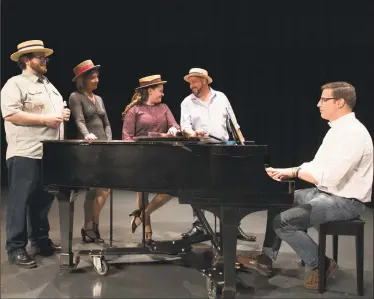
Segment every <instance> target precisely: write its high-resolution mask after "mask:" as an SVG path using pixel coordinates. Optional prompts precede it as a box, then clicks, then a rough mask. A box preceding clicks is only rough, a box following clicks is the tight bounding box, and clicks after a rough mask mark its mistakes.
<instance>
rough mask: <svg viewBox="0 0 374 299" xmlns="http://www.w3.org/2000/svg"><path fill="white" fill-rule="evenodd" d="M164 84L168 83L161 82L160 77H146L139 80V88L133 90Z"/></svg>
mask: <svg viewBox="0 0 374 299" xmlns="http://www.w3.org/2000/svg"><path fill="white" fill-rule="evenodd" d="M166 82H168V81H162V79H161V76H160V75H152V76H147V77H143V78H140V79H139V87H137V88H135V89H139V88H143V87H148V86H152V85H159V84H165V83H166Z"/></svg>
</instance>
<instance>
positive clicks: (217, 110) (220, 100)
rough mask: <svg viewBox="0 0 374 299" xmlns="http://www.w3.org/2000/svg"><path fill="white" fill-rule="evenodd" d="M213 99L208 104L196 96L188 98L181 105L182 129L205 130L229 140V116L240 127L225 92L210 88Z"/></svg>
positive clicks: (192, 95)
mask: <svg viewBox="0 0 374 299" xmlns="http://www.w3.org/2000/svg"><path fill="white" fill-rule="evenodd" d="M210 92H211V99H210V101H208V102H207V103H204V102H203V101H201V100H200V99H199V98H198V97H196V96H195V95H194V94H190V95H189V96H187V97H186V98H185V99H184V100H183V101H182V103H181V129H182V131H183V130H185V129H192V130H194V131H195V130H198V129H203V130H204V131H205V132H207V133H208V134H209V135H212V136H215V137H217V138H220V139H222V140H225V141H227V140H229V133H228V130H227V120H228V114H230V117H231V119H232V121H233V122H234V123H235V124H237V125H238V123H237V120H236V117H235V114H234V111H233V109H232V107H231V104H230V102H229V100H228V98H227V97H226V95H225V94H224V93H223V92H220V91H216V90H214V89H213V88H210ZM238 127H239V125H238Z"/></svg>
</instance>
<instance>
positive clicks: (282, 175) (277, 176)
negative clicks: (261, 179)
mask: <svg viewBox="0 0 374 299" xmlns="http://www.w3.org/2000/svg"><path fill="white" fill-rule="evenodd" d="M266 172H267V174H268V175H269V176H270V177H271V178H272V179H274V180H276V181H283V180H287V179H290V178H293V177H294V176H293V173H292V168H272V167H268V168H266Z"/></svg>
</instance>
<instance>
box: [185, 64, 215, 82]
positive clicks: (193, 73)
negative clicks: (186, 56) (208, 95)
mask: <svg viewBox="0 0 374 299" xmlns="http://www.w3.org/2000/svg"><path fill="white" fill-rule="evenodd" d="M190 77H202V78H205V79H207V80H208V84H210V83H212V82H213V79H212V78H211V77H210V76H209V75H208V72H207V70H204V69H201V68H198V67H195V68H192V69H190V72H189V73H188V75H186V76H184V81H187V82H189V81H188V80H189V79H190Z"/></svg>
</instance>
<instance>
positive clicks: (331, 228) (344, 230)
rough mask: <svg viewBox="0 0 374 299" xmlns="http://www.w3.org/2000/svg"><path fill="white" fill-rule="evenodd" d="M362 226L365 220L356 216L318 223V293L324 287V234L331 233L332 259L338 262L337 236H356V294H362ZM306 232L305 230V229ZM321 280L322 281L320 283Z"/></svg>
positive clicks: (323, 289)
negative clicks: (349, 218) (354, 217)
mask: <svg viewBox="0 0 374 299" xmlns="http://www.w3.org/2000/svg"><path fill="white" fill-rule="evenodd" d="M364 226H365V221H364V220H362V219H360V218H356V219H352V220H343V221H332V222H328V223H324V224H321V225H320V228H319V236H318V239H319V245H318V247H319V253H318V254H319V257H318V259H319V261H323V262H322V263H319V271H318V272H319V273H320V277H319V281H320V283H319V286H318V292H319V293H320V294H322V293H324V291H325V287H326V277H325V271H323V270H322V269H323V268H324V266H325V265H324V260H325V254H326V236H327V235H332V236H333V237H332V252H333V259H334V260H335V262H336V263H337V262H338V237H339V236H355V238H356V277H357V294H358V295H359V296H363V295H364ZM305 232H307V230H305ZM301 265H302V266H304V265H305V263H304V262H303V261H301ZM321 282H322V283H321Z"/></svg>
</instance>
